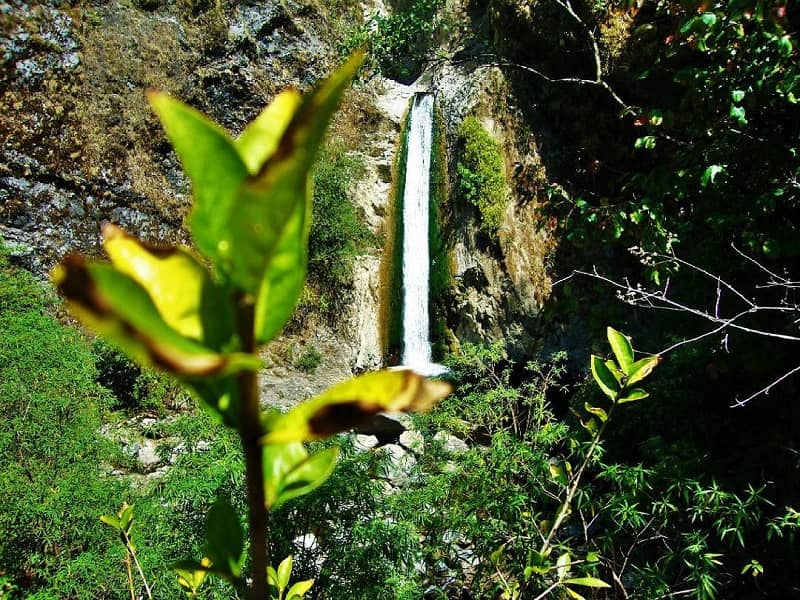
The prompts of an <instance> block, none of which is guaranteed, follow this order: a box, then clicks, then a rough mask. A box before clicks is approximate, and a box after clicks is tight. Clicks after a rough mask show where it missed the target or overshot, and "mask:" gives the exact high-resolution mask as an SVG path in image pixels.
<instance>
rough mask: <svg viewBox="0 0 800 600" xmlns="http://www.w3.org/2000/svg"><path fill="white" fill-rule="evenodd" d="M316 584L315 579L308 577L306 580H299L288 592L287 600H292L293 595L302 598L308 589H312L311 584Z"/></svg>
mask: <svg viewBox="0 0 800 600" xmlns="http://www.w3.org/2000/svg"><path fill="white" fill-rule="evenodd" d="M313 585H314V580H313V579H306V580H305V581H298V582H297V583H295V584H294V585H293V586H292V587H290V588H289V591H288V592H286V597H287V600H291V599H292V598H293V597H297V598H302V597H304V596H305V595H306V594H307V593H308V590H310V589H311V586H313Z"/></svg>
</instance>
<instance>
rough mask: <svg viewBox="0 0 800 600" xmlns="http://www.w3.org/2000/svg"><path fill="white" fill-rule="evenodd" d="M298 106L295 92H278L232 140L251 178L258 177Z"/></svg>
mask: <svg viewBox="0 0 800 600" xmlns="http://www.w3.org/2000/svg"><path fill="white" fill-rule="evenodd" d="M301 102H302V97H301V96H300V94H299V92H298V91H297V90H294V89H289V90H285V91H283V92H281V93H280V94H278V95H277V96H275V98H274V99H273V100H272V102H270V103H269V105H268V106H267V107H266V108H265V109H264V110H262V111H261V114H259V115H258V116H257V117H256V118H255V120H253V121H252V122H251V123H250V124H249V125H248V126H247V127H246V128H245V130H244V131H243V132H242V134H241V135H240V136H239V137H238V138H237V139H236V141H235V142H234V143H235V145H236V149H237V150H238V152H239V156H240V157H241V158H242V160H243V161H244V162H245V164H246V165H247V169H248V171H250V173H251V174H256V173H258V171H259V170H260V169H261V167H262V166H264V163H265V162H266V161H267V159H268V158H269V157H271V156H272V155H273V154H274V153H275V150H277V148H278V144H279V143H280V141H281V137H282V136H283V134H284V132H285V131H286V128H287V127H288V126H289V123H290V122H291V121H292V117H294V115H295V113H296V112H297V109H298V107H299V106H300V103H301Z"/></svg>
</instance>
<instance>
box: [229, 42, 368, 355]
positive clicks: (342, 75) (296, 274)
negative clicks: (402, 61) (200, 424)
mask: <svg viewBox="0 0 800 600" xmlns="http://www.w3.org/2000/svg"><path fill="white" fill-rule="evenodd" d="M363 59H364V53H363V51H358V52H356V53H354V54H353V55H352V56H351V57H350V58H349V59H348V60H347V62H345V64H344V65H342V66H341V67H340V68H339V69H338V70H337V71H336V72H335V73H334V74H333V75H331V77H329V78H328V79H327V80H326V81H324V82H323V83H322V84H321V85H320V86H318V87H317V88H316V89H315V90H314V92H313V93H312V94H310V95H309V96H308V97H306V98H305V99H304V100H303V102H302V104H301V105H300V107H299V108H298V109H297V112H296V113H295V114H294V116H293V118H292V120H291V122H290V123H289V125H288V127H287V128H286V131H285V132H284V134H283V136H282V137H281V139H280V142H279V144H278V149H277V150H276V151H275V153H274V155H273V156H271V157H270V159H269V160H267V161H266V162H265V163H264V165H263V166H262V168H261V170H260V172H259V173H258V174H257V175H256V176H255V177H254V178H252V179H251V180H249V181H248V182H247V184H246V187H245V193H244V194H243V195H242V196H241V197H240V198H239V200H238V201H237V203H236V206H235V209H234V211H233V214H232V217H231V226H232V233H233V234H234V238H233V240H232V244H231V252H232V255H231V256H232V257H233V258H234V260H237V261H242V263H241V264H239V265H238V267H239V268H238V270H237V271H238V272H240V273H242V274H243V275H244V277H243V281H244V282H245V283H247V284H249V283H250V279H251V277H252V276H255V280H256V281H255V283H256V288H255V289H251V288H250V287H248V286H245V289H246V290H248V291H256V290H257V292H258V299H257V302H256V324H255V327H256V337H257V338H258V340H259V341H262V342H266V341H269V340H270V339H272V337H273V336H274V335H275V334H276V333H277V332H278V331H279V330H280V328H281V327H283V325H284V324H285V323H286V321H287V320H288V319H289V317H290V316H291V314H292V311H293V310H294V305H295V303H296V300H297V298H298V297H299V295H300V292H301V291H302V289H303V282H304V281H305V273H306V267H307V262H308V258H307V252H308V250H307V246H308V230H309V227H310V218H311V197H312V192H311V177H310V172H311V167H312V166H313V164H314V159H315V158H316V155H317V151H318V149H319V148H320V146H321V145H322V140H323V137H324V135H325V132H326V130H327V127H328V123H329V122H330V119H331V117H332V116H333V113H334V111H335V110H336V108H337V107H338V105H339V102H340V100H341V97H342V95H343V94H344V92H345V90H346V89H347V87H348V86H349V85H350V81H351V80H352V78H353V77H354V76H355V73H356V72H357V71H358V69H359V67H360V66H361V63H362V62H363ZM276 215H277V216H276ZM276 222H277V223H279V231H278V232H277V235H274V233H275V232H273V231H270V225H273V224H274V223H276ZM259 227H262V228H263V229H261V230H259ZM265 250H266V254H265V255H264V254H261V255H260V256H256V257H253V256H252V255H250V254H249V253H250V252H255V253H259V252H264V251H265ZM259 262H260V263H261V264H259Z"/></svg>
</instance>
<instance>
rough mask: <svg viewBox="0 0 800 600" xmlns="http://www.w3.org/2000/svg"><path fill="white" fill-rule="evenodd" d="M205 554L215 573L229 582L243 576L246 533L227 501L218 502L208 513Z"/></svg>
mask: <svg viewBox="0 0 800 600" xmlns="http://www.w3.org/2000/svg"><path fill="white" fill-rule="evenodd" d="M203 554H204V555H205V556H207V557H208V559H209V560H210V561H211V565H212V570H213V572H214V573H216V574H218V575H220V576H222V577H224V578H226V579H228V580H229V581H235V580H237V579H239V577H240V576H241V574H242V561H243V560H244V533H243V532H242V526H241V524H240V523H239V517H238V516H236V512H235V511H234V510H233V508H232V507H231V505H230V504H228V503H227V502H226V501H225V500H217V501H216V502H215V503H214V505H213V506H212V507H211V509H210V510H209V511H208V515H207V516H206V536H205V544H204V545H203Z"/></svg>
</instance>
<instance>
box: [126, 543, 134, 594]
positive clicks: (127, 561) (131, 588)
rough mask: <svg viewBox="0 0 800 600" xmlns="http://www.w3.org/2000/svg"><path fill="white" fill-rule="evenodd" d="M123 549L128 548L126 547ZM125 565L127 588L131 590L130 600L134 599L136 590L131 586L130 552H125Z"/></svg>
mask: <svg viewBox="0 0 800 600" xmlns="http://www.w3.org/2000/svg"><path fill="white" fill-rule="evenodd" d="M125 550H128V549H127V547H126V548H125ZM125 567H126V568H127V571H128V589H129V590H130V591H131V600H136V590H134V588H133V572H132V571H131V553H130V550H128V551H127V552H125Z"/></svg>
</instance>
